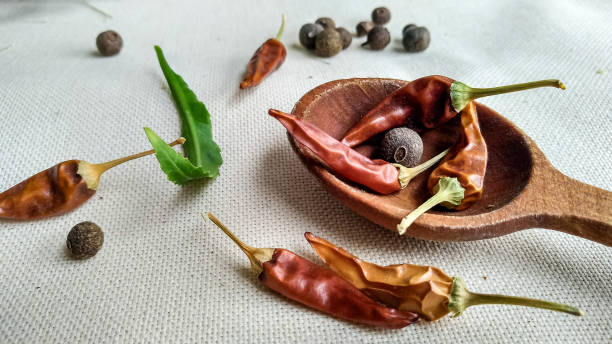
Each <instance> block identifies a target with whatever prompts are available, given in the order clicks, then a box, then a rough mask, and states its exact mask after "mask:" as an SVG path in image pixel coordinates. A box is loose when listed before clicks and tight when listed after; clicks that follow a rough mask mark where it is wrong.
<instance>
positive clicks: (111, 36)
mask: <svg viewBox="0 0 612 344" xmlns="http://www.w3.org/2000/svg"><path fill="white" fill-rule="evenodd" d="M96 46H97V47H98V51H99V52H100V54H102V55H104V56H113V55H117V54H118V53H119V50H121V47H122V46H123V39H122V38H121V36H119V34H118V33H117V32H115V31H113V30H108V31H104V32H102V33H100V34H99V35H98V37H97V38H96Z"/></svg>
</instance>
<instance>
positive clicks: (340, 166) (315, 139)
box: [268, 109, 446, 194]
mask: <svg viewBox="0 0 612 344" xmlns="http://www.w3.org/2000/svg"><path fill="white" fill-rule="evenodd" d="M268 113H269V114H270V115H271V116H273V117H274V118H276V119H277V120H278V121H279V122H281V124H282V125H283V126H284V127H285V128H286V129H287V131H289V133H290V134H291V135H292V136H293V138H295V139H296V140H297V141H298V142H300V143H301V144H303V145H305V146H306V147H308V148H309V149H310V150H311V151H312V152H313V153H314V154H315V155H316V156H317V157H319V158H320V159H321V160H323V162H325V164H327V166H328V167H329V168H330V169H332V170H333V171H335V172H336V173H338V174H339V175H341V176H343V177H344V178H346V179H348V180H350V181H353V182H356V183H359V184H361V185H364V186H367V187H368V188H370V189H372V190H374V191H376V192H378V193H381V194H390V193H393V192H396V191H399V190H401V189H402V188H403V187H405V186H406V185H407V184H408V182H409V181H410V179H412V178H413V177H414V176H416V175H417V174H419V173H420V172H422V171H424V170H426V169H427V168H429V167H431V166H432V165H433V164H435V163H436V162H437V161H438V160H440V159H441V158H442V157H443V156H444V155H445V154H446V151H444V152H442V153H441V154H439V155H438V156H436V157H434V158H433V159H431V160H429V161H427V162H425V163H423V164H421V165H419V166H416V167H413V168H407V167H404V166H402V165H398V164H390V163H387V162H384V161H382V160H375V161H372V160H370V159H369V158H367V157H365V156H363V155H362V154H360V153H358V152H357V151H355V150H353V149H352V148H349V147H348V146H346V145H343V144H342V143H340V142H339V141H338V140H336V139H334V138H333V137H331V136H329V134H327V133H326V132H324V131H323V130H321V129H319V128H317V127H316V126H314V125H312V124H310V123H308V122H305V121H302V120H300V119H298V118H297V117H295V116H293V115H290V114H287V113H284V112H282V111H278V110H274V109H270V110H269V111H268Z"/></svg>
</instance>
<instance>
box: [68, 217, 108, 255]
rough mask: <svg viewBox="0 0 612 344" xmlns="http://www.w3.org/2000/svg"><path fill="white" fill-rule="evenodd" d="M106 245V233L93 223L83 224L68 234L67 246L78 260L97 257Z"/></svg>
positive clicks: (86, 222) (73, 228) (76, 226)
mask: <svg viewBox="0 0 612 344" xmlns="http://www.w3.org/2000/svg"><path fill="white" fill-rule="evenodd" d="M103 243H104V232H102V229H101V228H100V227H99V226H98V225H96V224H95V223H93V222H89V221H85V222H81V223H79V224H77V225H75V226H74V227H72V229H71V230H70V232H68V238H67V239H66V246H68V249H69V250H70V252H71V253H72V256H73V257H74V258H76V259H84V258H90V257H93V256H95V255H96V253H98V251H99V250H100V248H102V244H103Z"/></svg>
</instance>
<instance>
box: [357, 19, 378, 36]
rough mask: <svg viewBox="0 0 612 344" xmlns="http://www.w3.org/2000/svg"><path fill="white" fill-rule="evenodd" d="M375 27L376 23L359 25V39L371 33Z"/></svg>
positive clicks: (368, 22) (363, 22)
mask: <svg viewBox="0 0 612 344" xmlns="http://www.w3.org/2000/svg"><path fill="white" fill-rule="evenodd" d="M373 27H374V23H372V22H370V21H362V22H360V23H359V24H357V28H356V30H357V37H363V36H365V35H367V34H368V32H370V30H372V28H373Z"/></svg>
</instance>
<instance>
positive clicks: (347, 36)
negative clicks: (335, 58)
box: [336, 27, 353, 49]
mask: <svg viewBox="0 0 612 344" xmlns="http://www.w3.org/2000/svg"><path fill="white" fill-rule="evenodd" d="M336 31H338V33H339V34H340V38H342V49H346V48H348V47H349V45H351V42H352V41H353V36H351V33H350V32H348V30H347V29H345V28H343V27H337V28H336Z"/></svg>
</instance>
